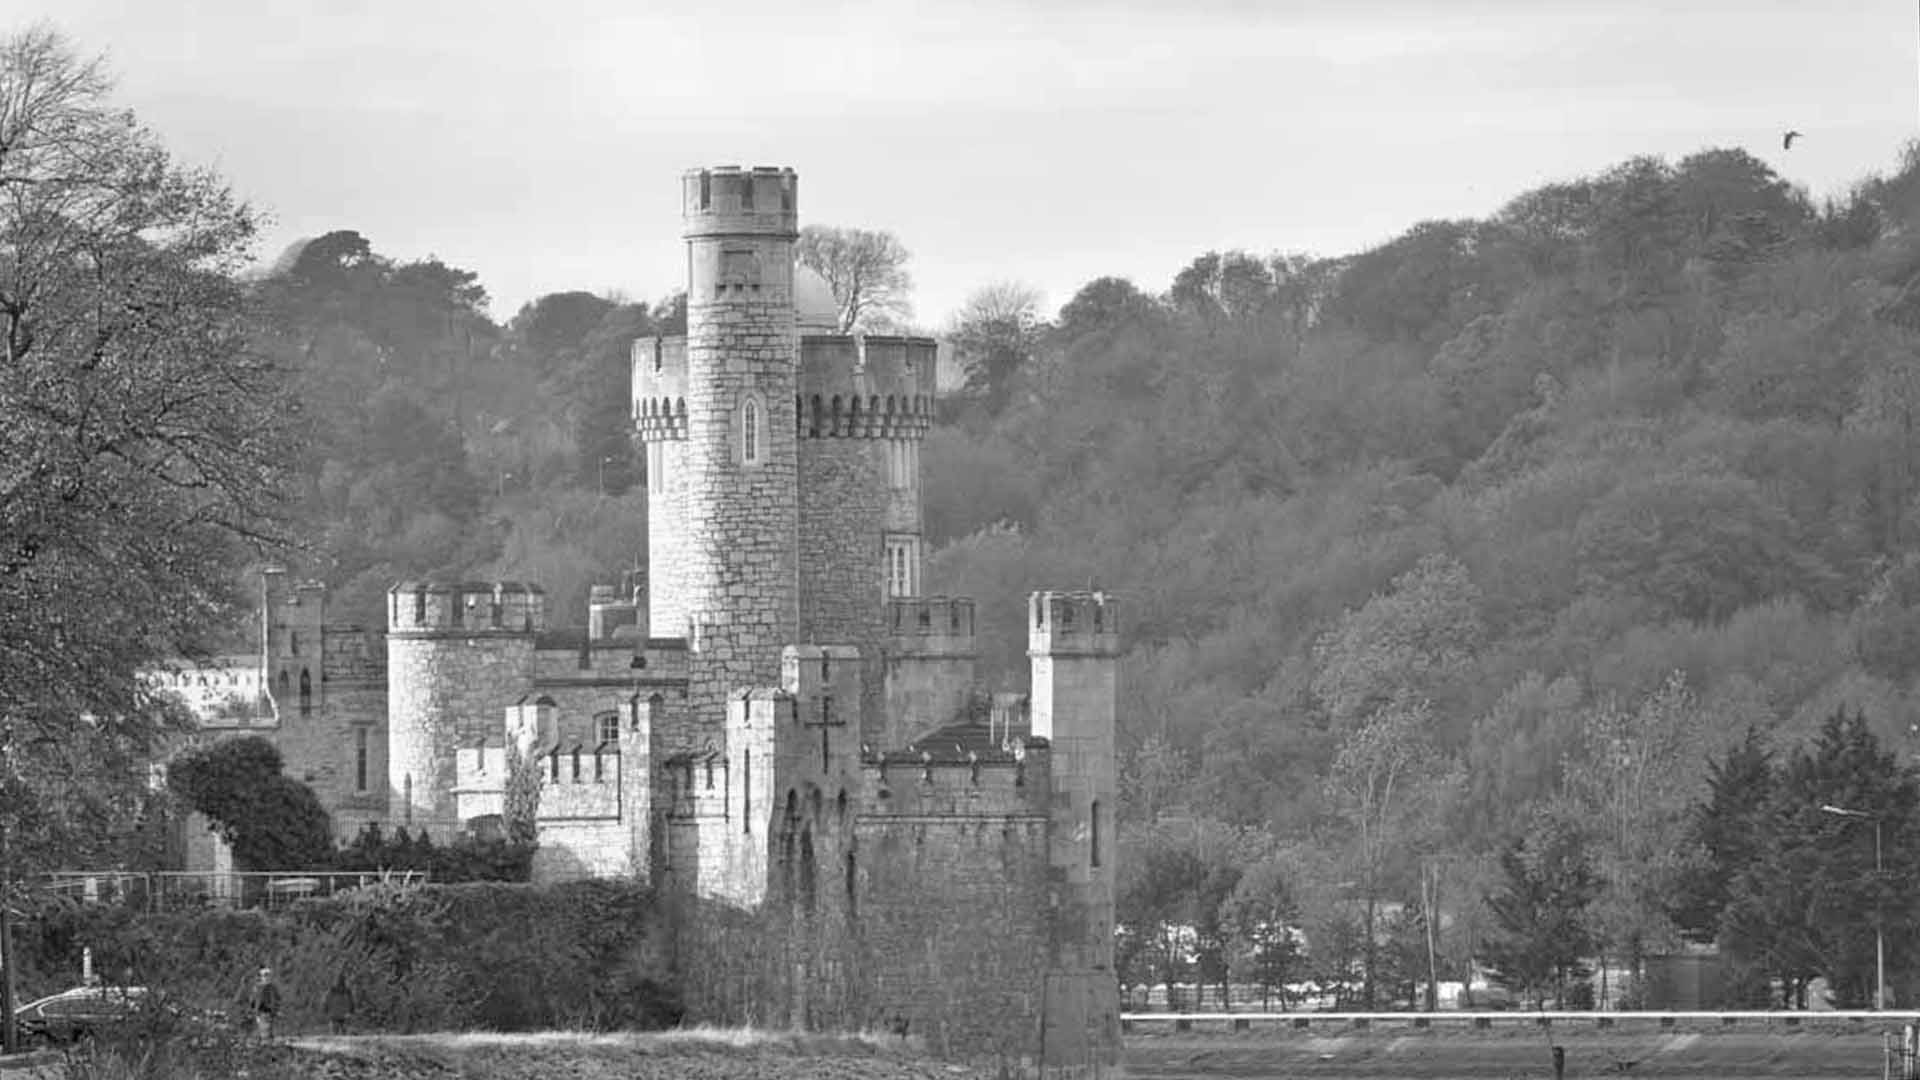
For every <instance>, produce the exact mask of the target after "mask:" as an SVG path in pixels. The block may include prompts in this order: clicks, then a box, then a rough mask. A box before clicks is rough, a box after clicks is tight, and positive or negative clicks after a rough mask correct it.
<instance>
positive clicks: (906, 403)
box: [798, 334, 939, 439]
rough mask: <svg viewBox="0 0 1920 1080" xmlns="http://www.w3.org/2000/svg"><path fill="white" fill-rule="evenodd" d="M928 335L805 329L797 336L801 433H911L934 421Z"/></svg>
mask: <svg viewBox="0 0 1920 1080" xmlns="http://www.w3.org/2000/svg"><path fill="white" fill-rule="evenodd" d="M938 349H939V346H938V343H937V342H935V341H934V340H933V339H932V338H922V337H879V336H868V335H860V334H809V335H807V336H806V337H803V338H801V339H800V379H799V395H800V401H799V403H798V404H799V410H798V411H799V426H800V435H801V437H803V438H814V439H826V438H849V439H917V438H920V437H921V436H922V435H924V434H926V431H927V428H928V427H930V426H931V425H932V423H933V385H934V357H935V356H936V355H937V353H938Z"/></svg>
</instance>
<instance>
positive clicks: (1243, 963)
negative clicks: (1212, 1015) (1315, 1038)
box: [1220, 856, 1306, 1008]
mask: <svg viewBox="0 0 1920 1080" xmlns="http://www.w3.org/2000/svg"><path fill="white" fill-rule="evenodd" d="M1290 862H1291V860H1287V859H1283V858H1281V857H1279V856H1269V857H1268V858H1265V859H1262V860H1260V861H1259V862H1256V863H1254V864H1252V865H1251V866H1249V867H1248V868H1247V869H1246V871H1245V872H1244V873H1243V874H1241V875H1240V877H1239V880H1238V881H1236V882H1235V883H1234V888H1233V892H1232V893H1230V894H1229V895H1228V896H1227V898H1226V900H1225V901H1224V902H1223V903H1222V904H1221V907H1220V912H1221V920H1222V922H1223V923H1224V924H1225V927H1226V930H1227V933H1228V935H1229V940H1230V942H1231V944H1232V948H1233V953H1232V957H1233V962H1232V965H1231V968H1232V974H1233V976H1234V977H1235V978H1237V979H1239V980H1241V981H1243V982H1251V983H1252V984H1253V985H1255V986H1258V987H1259V988H1260V1005H1261V1007H1262V1008H1266V1007H1268V1004H1269V1003H1270V1002H1271V1001H1272V1000H1273V999H1275V998H1276V997H1277V998H1278V999H1279V1001H1280V1005H1281V1007H1282V1008H1285V1007H1287V1006H1288V1005H1290V1004H1292V1003H1293V1001H1294V1000H1295V995H1294V993H1293V991H1292V990H1290V989H1289V987H1290V986H1291V985H1292V984H1293V983H1294V982H1296V981H1297V980H1298V979H1299V978H1300V976H1301V975H1303V974H1304V969H1305V961H1306V957H1305V954H1304V953H1303V951H1302V949H1301V947H1300V931H1299V927H1300V905H1299V902H1298V901H1297V900H1296V899H1295V897H1294V895H1293V889H1292V887H1291V886H1290V885H1289V884H1288V882H1287V875H1288V873H1289V872H1290V870H1291V866H1290Z"/></svg>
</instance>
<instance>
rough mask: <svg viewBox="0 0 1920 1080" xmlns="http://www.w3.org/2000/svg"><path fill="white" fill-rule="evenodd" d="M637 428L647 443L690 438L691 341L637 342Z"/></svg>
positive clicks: (635, 417)
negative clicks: (688, 399) (688, 352)
mask: <svg viewBox="0 0 1920 1080" xmlns="http://www.w3.org/2000/svg"><path fill="white" fill-rule="evenodd" d="M633 426H634V430H636V431H637V432H639V434H640V437H641V438H642V439H643V440H646V441H649V442H652V441H657V440H663V439H684V438H686V437H687V339H686V338H684V337H651V338H640V339H638V340H637V341H635V342H634V343H633Z"/></svg>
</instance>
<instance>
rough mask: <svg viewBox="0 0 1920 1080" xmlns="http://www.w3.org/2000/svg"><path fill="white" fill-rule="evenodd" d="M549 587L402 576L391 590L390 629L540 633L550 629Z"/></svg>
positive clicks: (395, 632) (398, 633)
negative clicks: (428, 579)
mask: <svg viewBox="0 0 1920 1080" xmlns="http://www.w3.org/2000/svg"><path fill="white" fill-rule="evenodd" d="M546 604H547V599H546V593H545V592H544V591H542V590H541V588H540V586H538V585H523V584H521V583H519V582H515V581H497V582H478V581H466V582H456V583H435V582H418V581H410V582H402V583H400V584H398V585H395V586H394V587H393V588H391V589H389V590H387V632H388V634H389V636H392V637H418V636H423V635H441V634H447V635H453V634H458V635H465V636H472V635H476V634H536V633H539V632H540V631H542V630H545V629H546V626H547V611H546Z"/></svg>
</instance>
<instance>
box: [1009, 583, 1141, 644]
mask: <svg viewBox="0 0 1920 1080" xmlns="http://www.w3.org/2000/svg"><path fill="white" fill-rule="evenodd" d="M1027 625H1028V633H1027V652H1028V654H1029V655H1032V656H1118V655H1120V605H1119V602H1118V601H1117V600H1116V599H1115V598H1114V597H1111V596H1108V595H1107V594H1106V593H1104V592H1037V593H1034V594H1033V595H1032V596H1031V597H1029V598H1028V600H1027Z"/></svg>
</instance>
